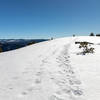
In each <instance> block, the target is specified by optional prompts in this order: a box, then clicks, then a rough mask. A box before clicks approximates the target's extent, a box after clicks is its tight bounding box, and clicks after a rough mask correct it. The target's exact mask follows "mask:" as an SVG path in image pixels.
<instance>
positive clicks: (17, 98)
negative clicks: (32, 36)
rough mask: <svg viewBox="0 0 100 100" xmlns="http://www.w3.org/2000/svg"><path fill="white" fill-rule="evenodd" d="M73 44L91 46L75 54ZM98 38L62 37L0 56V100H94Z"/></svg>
mask: <svg viewBox="0 0 100 100" xmlns="http://www.w3.org/2000/svg"><path fill="white" fill-rule="evenodd" d="M75 41H88V42H91V43H94V45H93V47H94V48H95V53H94V54H86V55H81V54H80V55H77V53H78V52H80V51H81V50H80V49H79V48H78V45H77V44H75ZM99 44H100V38H99V37H90V36H84V37H83V36H81V37H65V38H59V39H54V40H50V41H45V42H41V43H37V44H34V45H31V46H27V47H24V48H21V49H17V50H13V51H9V52H4V53H1V54H0V100H98V98H100V85H99V84H100V67H99V63H100V60H99V59H100V52H99V51H100V45H99Z"/></svg>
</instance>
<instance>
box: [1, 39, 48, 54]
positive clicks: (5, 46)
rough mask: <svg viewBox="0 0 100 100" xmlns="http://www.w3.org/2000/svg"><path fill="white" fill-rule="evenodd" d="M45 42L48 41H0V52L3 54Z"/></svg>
mask: <svg viewBox="0 0 100 100" xmlns="http://www.w3.org/2000/svg"><path fill="white" fill-rule="evenodd" d="M47 40H48V39H0V49H1V51H2V52H5V51H10V50H14V49H18V48H21V47H24V46H27V45H29V44H34V43H38V42H43V41H47Z"/></svg>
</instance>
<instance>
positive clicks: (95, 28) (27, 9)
mask: <svg viewBox="0 0 100 100" xmlns="http://www.w3.org/2000/svg"><path fill="white" fill-rule="evenodd" d="M90 32H94V33H100V0H0V38H50V37H65V36H71V35H72V34H76V35H88V34H89V33H90Z"/></svg>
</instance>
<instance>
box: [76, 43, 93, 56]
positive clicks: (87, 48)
mask: <svg viewBox="0 0 100 100" xmlns="http://www.w3.org/2000/svg"><path fill="white" fill-rule="evenodd" d="M75 44H79V48H80V49H83V51H82V54H83V55H85V54H86V53H94V48H93V47H90V46H91V44H93V43H89V42H75Z"/></svg>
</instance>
